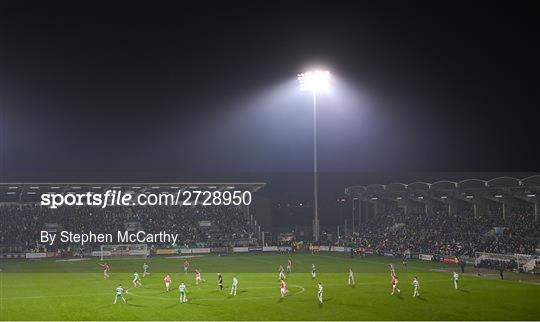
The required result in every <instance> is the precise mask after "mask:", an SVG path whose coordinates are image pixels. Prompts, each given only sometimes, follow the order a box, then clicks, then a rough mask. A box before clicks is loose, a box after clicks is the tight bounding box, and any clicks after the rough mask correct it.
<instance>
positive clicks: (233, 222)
mask: <svg viewBox="0 0 540 322" xmlns="http://www.w3.org/2000/svg"><path fill="white" fill-rule="evenodd" d="M0 209H1V211H0V213H1V218H0V223H1V226H0V245H3V246H6V245H10V246H17V247H19V248H20V249H22V250H23V251H25V250H31V249H35V248H36V247H40V246H41V247H44V246H42V245H38V244H37V243H36V241H39V238H40V236H39V234H40V231H42V230H46V229H49V230H66V231H72V232H74V233H83V232H88V231H92V232H94V233H113V234H116V231H124V230H144V231H146V232H156V233H157V232H159V231H163V230H165V231H167V232H169V233H177V234H179V239H180V245H179V246H186V247H192V246H200V245H206V246H217V245H229V244H230V245H233V244H234V243H235V241H238V240H244V241H245V240H253V237H254V236H255V228H254V227H253V225H251V224H250V222H249V221H248V219H247V218H245V216H244V213H243V211H242V209H240V208H238V207H234V206H206V207H203V206H183V207H180V206H177V207H166V206H163V207H150V206H135V207H118V206H116V207H107V208H104V209H101V208H98V207H91V206H86V207H60V208H57V209H49V208H47V207H41V206H39V205H35V204H17V205H0ZM92 246H95V245H89V247H92ZM49 248H54V247H49ZM4 249H5V247H4Z"/></svg>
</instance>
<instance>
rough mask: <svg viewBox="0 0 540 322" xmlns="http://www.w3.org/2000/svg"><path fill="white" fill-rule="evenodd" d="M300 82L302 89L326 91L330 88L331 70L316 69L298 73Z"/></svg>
mask: <svg viewBox="0 0 540 322" xmlns="http://www.w3.org/2000/svg"><path fill="white" fill-rule="evenodd" d="M298 82H299V84H300V90H301V91H309V92H314V93H317V92H325V91H328V89H329V88H330V72H329V71H325V70H314V71H309V72H305V73H302V74H298Z"/></svg>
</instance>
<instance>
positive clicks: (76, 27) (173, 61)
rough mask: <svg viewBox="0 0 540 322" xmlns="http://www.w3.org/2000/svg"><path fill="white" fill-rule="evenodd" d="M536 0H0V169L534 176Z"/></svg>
mask: <svg viewBox="0 0 540 322" xmlns="http://www.w3.org/2000/svg"><path fill="white" fill-rule="evenodd" d="M532 3H533V2H525V1H523V2H513V3H510V2H508V3H505V6H496V5H497V4H498V3H497V2H480V1H479V2H476V1H475V2H474V3H471V2H457V1H448V2H445V1H444V2H443V1H429V2H415V1H406V2H405V1H399V2H395V3H393V2H385V1H366V2H362V1H324V2H323V1H321V2H320V3H318V2H316V1H286V2H279V1H249V2H234V1H197V2H184V1H182V2H180V1H178V2H172V1H163V2H160V3H159V5H156V3H155V2H151V1H147V2H145V3H144V4H142V3H138V2H133V1H129V2H116V1H108V2H98V1H87V2H84V1H69V2H57V1H36V2H27V1H3V2H2V3H1V4H0V129H1V137H0V162H1V163H0V170H1V173H0V175H1V176H2V179H3V180H2V181H10V180H17V179H19V178H25V179H28V178H36V179H39V178H48V179H50V178H51V177H52V178H57V179H58V180H61V179H62V178H63V177H67V176H69V177H71V178H72V177H77V176H79V177H80V178H86V179H88V178H92V177H93V176H94V175H95V174H100V175H101V174H103V173H107V174H120V173H121V174H123V175H124V176H128V177H129V176H133V177H136V176H138V177H141V174H144V176H145V177H146V178H149V179H151V178H156V177H159V178H171V179H173V178H180V177H182V176H185V175H187V174H195V173H220V172H253V173H255V172H308V171H310V170H311V168H312V148H313V147H312V139H313V137H312V108H311V97H310V96H309V94H307V93H302V92H299V91H298V90H297V86H296V83H295V79H296V74H297V73H300V72H302V71H304V70H306V69H307V68H310V67H314V66H315V67H323V68H326V69H328V70H330V71H331V73H332V75H333V81H334V79H335V83H334V84H333V86H335V87H333V89H332V90H331V93H328V94H327V95H324V94H321V95H320V99H319V107H318V117H319V123H318V130H319V166H320V169H321V171H325V172H362V171H391V172H430V171H477V172H478V171H538V170H539V169H540V161H539V158H538V154H539V153H538V152H539V146H538V138H539V131H538V129H539V126H538V118H537V117H536V118H535V116H534V113H535V112H537V110H538V57H540V56H539V53H538V51H536V49H534V48H533V47H534V45H535V43H536V42H537V38H538V35H537V33H536V27H537V25H538V23H537V21H538V17H537V14H536V11H535V10H533V8H532V7H533V6H532ZM511 4H512V6H510V5H511ZM152 5H155V6H152Z"/></svg>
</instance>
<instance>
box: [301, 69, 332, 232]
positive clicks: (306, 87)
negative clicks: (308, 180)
mask: <svg viewBox="0 0 540 322" xmlns="http://www.w3.org/2000/svg"><path fill="white" fill-rule="evenodd" d="M329 80H330V72H328V71H321V70H315V71H309V72H305V73H302V74H298V83H299V85H300V90H301V91H309V92H311V93H312V96H313V239H314V240H315V242H318V241H319V235H320V234H319V191H318V178H317V172H318V169H317V93H318V92H324V91H327V90H328V89H329V87H330V86H329V85H330V83H329Z"/></svg>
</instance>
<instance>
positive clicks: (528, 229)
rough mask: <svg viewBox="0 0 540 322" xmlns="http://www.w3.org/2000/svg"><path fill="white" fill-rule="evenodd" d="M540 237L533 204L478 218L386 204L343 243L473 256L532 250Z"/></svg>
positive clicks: (377, 249)
mask: <svg viewBox="0 0 540 322" xmlns="http://www.w3.org/2000/svg"><path fill="white" fill-rule="evenodd" d="M539 239H540V223H539V222H538V221H535V220H534V216H533V212H532V211H531V209H529V208H523V209H513V211H512V212H511V213H510V214H509V216H508V217H507V218H506V219H503V218H502V215H501V214H500V212H498V211H493V212H491V213H489V214H488V215H487V216H484V217H475V216H474V215H473V213H472V210H465V209H464V210H461V211H459V212H458V213H457V214H456V215H455V216H450V215H449V214H448V212H447V211H446V210H445V209H434V211H433V212H432V213H430V214H429V215H428V214H426V213H425V211H421V210H419V211H412V212H411V213H408V214H407V215H405V213H404V212H403V211H402V210H401V209H399V208H387V209H384V211H382V213H380V214H377V216H373V217H372V218H370V219H369V220H368V221H367V222H366V223H363V224H362V225H361V229H360V231H358V232H356V233H354V234H353V235H350V236H347V237H346V238H344V239H342V240H341V242H340V243H341V244H342V245H347V246H353V247H363V248H368V249H371V250H373V251H374V252H379V253H382V252H391V253H394V254H404V253H406V252H412V253H423V254H431V255H438V256H445V255H453V256H471V257H473V256H474V255H475V252H488V253H503V254H508V253H519V254H533V253H534V252H535V249H536V248H537V247H538V241H539Z"/></svg>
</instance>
